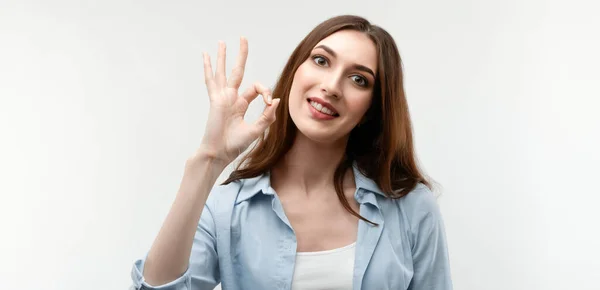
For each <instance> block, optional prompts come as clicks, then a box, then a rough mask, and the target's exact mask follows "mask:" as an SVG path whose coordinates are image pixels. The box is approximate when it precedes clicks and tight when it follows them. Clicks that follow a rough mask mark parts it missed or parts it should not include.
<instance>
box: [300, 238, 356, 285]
mask: <svg viewBox="0 0 600 290" xmlns="http://www.w3.org/2000/svg"><path fill="white" fill-rule="evenodd" d="M355 246H356V243H352V244H350V245H348V246H345V247H341V248H337V249H333V250H327V251H319V252H299V253H297V254H296V265H295V266H294V276H293V278H292V290H316V289H328V290H351V289H352V277H353V275H354V251H355V250H354V249H355Z"/></svg>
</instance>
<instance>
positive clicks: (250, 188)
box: [235, 162, 386, 205]
mask: <svg viewBox="0 0 600 290" xmlns="http://www.w3.org/2000/svg"><path fill="white" fill-rule="evenodd" d="M352 171H353V173H354V181H355V183H356V189H357V190H356V194H355V198H356V200H357V201H358V202H361V203H362V201H363V200H364V199H368V200H371V199H372V198H373V197H371V198H369V197H368V196H369V195H370V193H375V194H379V195H381V196H383V197H385V196H386V195H385V193H383V191H382V190H381V188H379V186H378V185H377V183H375V181H373V180H372V179H370V178H368V177H367V176H365V175H364V174H363V173H362V172H361V171H360V169H359V168H358V166H357V164H356V162H354V163H353V164H352ZM360 189H363V190H362V191H361V190H360ZM365 191H366V192H365ZM259 193H262V194H264V195H274V194H275V190H274V189H273V188H272V187H271V172H270V171H268V170H267V171H266V172H265V173H263V174H260V175H258V176H256V177H252V178H247V179H244V180H243V181H242V186H241V189H240V192H239V194H238V196H237V199H236V201H235V204H236V205H237V204H239V203H241V202H243V201H246V200H248V199H251V198H252V197H254V196H255V195H257V194H259Z"/></svg>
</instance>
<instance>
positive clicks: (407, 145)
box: [223, 15, 431, 223]
mask: <svg viewBox="0 0 600 290" xmlns="http://www.w3.org/2000/svg"><path fill="white" fill-rule="evenodd" d="M346 29H351V30H356V31H360V32H363V33H365V34H366V35H368V36H369V37H370V38H371V40H372V41H373V42H374V43H375V46H376V49H377V53H378V70H377V73H376V75H377V76H376V80H375V85H374V89H373V101H372V103H371V107H370V108H369V110H368V111H367V113H366V114H365V117H366V118H365V119H364V120H365V121H364V122H363V123H361V124H360V125H359V126H357V127H356V128H354V129H353V130H352V131H351V132H350V138H349V139H348V144H347V147H346V154H345V156H344V158H343V160H342V161H341V162H340V164H339V165H338V167H337V168H336V171H335V174H334V185H335V191H336V193H337V195H338V198H339V200H340V202H341V203H342V205H343V207H344V208H345V209H346V210H347V211H348V212H350V213H351V214H352V215H354V216H356V217H358V218H360V219H362V220H364V221H367V222H370V221H368V220H366V219H365V218H363V217H361V216H360V214H359V213H357V212H355V211H354V210H353V209H352V208H351V207H350V204H349V203H348V200H347V199H346V197H345V196H344V193H343V190H342V184H343V179H344V175H345V173H346V172H347V170H348V169H350V168H351V166H352V165H353V163H354V162H356V164H357V167H358V169H359V170H360V171H361V173H363V174H364V175H365V176H367V177H369V178H370V179H372V180H374V181H375V182H376V183H377V185H378V186H379V188H381V190H382V191H383V192H384V193H385V194H386V196H387V197H389V198H401V197H403V196H405V195H406V194H408V193H409V192H410V191H411V190H413V189H414V188H415V186H417V184H418V183H423V184H425V185H426V186H428V187H431V185H430V183H429V182H428V181H427V180H426V178H425V177H424V175H423V174H422V173H421V171H420V170H419V168H418V166H417V162H416V158H415V153H414V149H413V136H412V124H411V120H410V115H409V110H408V104H407V101H406V97H405V95H404V84H403V76H402V60H401V59H400V53H399V51H398V48H397V47H396V44H395V42H394V39H393V38H392V36H391V35H390V34H389V33H388V32H387V31H385V30H384V29H383V28H381V27H378V26H376V25H372V24H371V23H370V22H369V21H368V20H366V19H364V18H362V17H359V16H354V15H342V16H336V17H333V18H330V19H328V20H326V21H324V22H322V23H321V24H319V25H317V26H316V27H315V28H314V29H313V30H312V31H311V32H310V33H309V34H308V35H307V36H306V37H305V38H304V39H303V40H302V42H300V44H298V46H297V47H296V49H295V50H294V52H293V53H292V55H291V56H290V58H289V60H288V62H287V64H286V65H285V67H284V69H283V72H282V73H281V75H280V77H279V79H278V80H277V83H276V85H275V88H274V89H273V97H274V98H280V99H281V101H280V102H281V103H280V104H279V106H280V108H279V109H278V110H277V116H276V117H277V119H276V121H275V122H274V123H273V124H271V126H270V127H269V129H268V131H267V132H265V133H264V134H263V135H262V136H261V137H260V138H259V140H258V141H257V142H256V143H255V146H254V147H253V148H252V149H251V150H250V151H249V153H248V154H246V155H245V156H243V157H242V159H241V160H240V163H239V165H238V166H237V167H236V170H234V171H233V172H232V173H231V175H230V176H229V178H228V179H227V180H225V181H224V182H223V184H227V183H230V182H232V181H235V180H239V179H245V178H252V177H256V176H258V175H260V174H264V173H265V172H266V171H268V170H269V169H270V168H272V167H273V166H275V164H276V163H277V162H278V161H279V159H280V158H282V157H283V156H284V155H285V154H286V153H287V152H288V150H289V149H290V148H291V147H292V143H293V141H294V138H295V136H296V132H297V128H296V125H295V124H294V123H293V121H292V119H291V117H290V115H289V111H288V106H289V100H288V97H289V94H290V90H291V87H292V81H293V79H294V74H295V73H296V70H297V69H298V67H299V66H300V65H301V64H302V63H303V62H304V61H305V60H306V59H307V58H308V57H309V56H310V52H311V51H312V49H313V48H314V46H315V45H317V43H318V42H319V41H321V40H322V39H324V38H326V37H327V36H329V35H331V34H333V33H335V32H337V31H340V30H346ZM370 223H371V222H370Z"/></svg>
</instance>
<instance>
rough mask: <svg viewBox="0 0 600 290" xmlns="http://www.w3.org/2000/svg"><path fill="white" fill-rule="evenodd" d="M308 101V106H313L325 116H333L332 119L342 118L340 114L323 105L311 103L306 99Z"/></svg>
mask: <svg viewBox="0 0 600 290" xmlns="http://www.w3.org/2000/svg"><path fill="white" fill-rule="evenodd" d="M306 101H307V102H308V104H309V105H310V106H312V107H313V108H314V109H315V110H317V111H319V112H320V113H323V114H325V115H329V116H332V117H339V116H340V114H338V113H336V112H334V111H332V110H330V109H328V108H327V107H325V106H322V105H321V104H319V103H317V102H315V101H311V100H310V99H306Z"/></svg>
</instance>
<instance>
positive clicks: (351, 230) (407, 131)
mask: <svg viewBox="0 0 600 290" xmlns="http://www.w3.org/2000/svg"><path fill="white" fill-rule="evenodd" d="M225 50H226V49H225V44H223V43H220V44H219V52H218V58H217V67H216V71H215V73H214V74H213V71H212V67H211V61H210V58H209V57H208V55H206V54H205V55H204V72H205V81H206V86H207V89H208V95H209V97H210V113H209V118H208V122H207V126H206V130H205V135H204V138H203V141H202V143H201V145H200V147H199V149H198V150H197V152H195V154H193V156H191V157H189V159H188V160H187V162H186V165H185V171H184V176H183V180H182V182H181V185H180V188H179V191H178V192H177V196H176V198H175V201H174V203H173V205H172V208H171V210H170V212H169V214H168V216H167V218H166V220H165V221H164V224H163V226H162V228H161V230H160V232H159V234H158V236H157V237H156V240H155V241H154V243H153V245H152V247H151V249H150V251H149V252H148V254H147V255H146V257H145V258H144V259H140V260H138V261H136V263H135V265H134V267H133V269H132V278H133V288H135V289H213V288H214V287H215V286H216V285H217V284H218V283H221V285H222V288H223V289H225V290H230V289H251V290H255V289H293V290H296V289H413V290H425V289H427V290H432V289H440V290H441V289H444V290H446V289H452V283H451V279H450V268H449V258H448V251H447V245H446V237H445V230H444V224H443V220H442V217H441V215H440V211H439V208H438V206H437V204H436V200H435V198H434V196H433V194H432V193H431V191H430V188H429V182H428V181H427V180H426V179H425V178H424V177H423V175H422V173H421V172H420V171H419V169H418V167H417V165H416V161H415V156H414V150H413V140H412V132H411V130H412V129H411V121H410V116H409V110H408V105H407V102H406V98H405V95H404V89H403V82H402V79H403V77H402V64H401V59H400V55H399V52H398V49H397V47H396V44H395V43H394V40H393V39H392V37H391V36H390V35H389V34H388V33H387V32H386V31H385V30H384V29H382V28H380V27H377V26H375V25H372V24H370V23H369V22H368V21H367V20H365V19H363V18H361V17H357V16H350V15H345V16H338V17H334V18H331V19H328V20H326V21H325V22H323V23H321V24H320V25H318V26H317V27H316V28H314V30H313V31H311V32H310V33H309V34H308V35H307V36H306V37H305V38H304V40H303V41H302V42H301V43H300V44H299V45H298V47H297V48H296V49H295V50H294V52H293V53H292V55H291V57H290V59H289V61H288V62H287V65H286V66H285V68H284V69H283V72H282V74H281V77H280V78H279V80H278V81H277V84H276V85H275V88H274V90H273V92H271V91H270V90H269V89H268V88H266V87H265V86H263V85H261V84H258V83H257V84H254V85H253V86H252V87H251V88H250V89H248V90H246V91H245V92H243V93H241V94H238V89H239V86H240V83H241V82H242V77H243V74H244V69H245V64H246V58H247V54H248V44H247V41H246V40H245V39H244V38H241V41H240V53H239V56H238V59H237V63H236V64H235V68H234V69H233V71H232V73H231V75H230V76H229V77H227V76H226V74H225ZM259 94H260V95H262V96H263V99H264V102H265V103H266V108H265V110H264V113H263V115H262V116H261V117H260V118H259V119H258V120H257V121H256V122H255V123H253V124H249V123H246V122H244V120H243V117H244V114H245V112H246V110H247V108H248V105H249V103H250V102H251V101H252V100H253V99H255V98H256V97H257V96H258V95H259ZM257 139H258V142H256V145H255V146H254V147H253V148H252V150H251V151H250V152H249V153H248V154H247V155H245V156H244V157H243V159H242V162H241V163H240V165H239V166H238V167H237V169H236V170H235V171H234V172H233V173H232V174H231V175H230V177H229V178H228V180H226V181H225V182H224V183H223V184H221V185H217V186H215V182H216V180H217V178H218V176H219V175H220V174H221V173H222V171H223V170H224V169H225V167H226V166H227V165H228V164H229V163H231V162H232V161H233V160H234V159H236V158H237V157H238V156H239V155H240V154H241V152H244V151H245V150H246V149H247V148H248V147H249V146H250V144H251V143H252V142H253V141H255V140H257Z"/></svg>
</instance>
